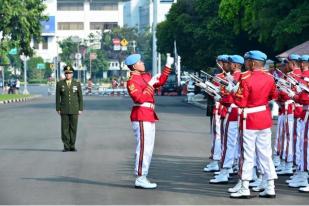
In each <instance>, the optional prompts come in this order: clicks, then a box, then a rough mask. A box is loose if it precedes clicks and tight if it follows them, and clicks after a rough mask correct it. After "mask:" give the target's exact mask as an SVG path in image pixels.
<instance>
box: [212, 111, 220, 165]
mask: <svg viewBox="0 0 309 206" xmlns="http://www.w3.org/2000/svg"><path fill="white" fill-rule="evenodd" d="M221 121H223V120H222V119H221V118H220V115H215V116H214V118H213V119H212V147H211V158H212V159H213V160H216V161H219V160H221V131H222V128H221Z"/></svg>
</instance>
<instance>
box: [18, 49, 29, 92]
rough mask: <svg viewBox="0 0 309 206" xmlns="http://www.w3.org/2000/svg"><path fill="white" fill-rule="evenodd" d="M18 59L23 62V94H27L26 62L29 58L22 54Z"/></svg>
mask: <svg viewBox="0 0 309 206" xmlns="http://www.w3.org/2000/svg"><path fill="white" fill-rule="evenodd" d="M20 59H21V60H22V61H23V62H24V91H23V94H25V95H26V94H29V91H28V88H27V60H28V59H29V57H27V56H26V55H24V54H22V55H20Z"/></svg>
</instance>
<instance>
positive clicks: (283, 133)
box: [280, 119, 286, 159]
mask: <svg viewBox="0 0 309 206" xmlns="http://www.w3.org/2000/svg"><path fill="white" fill-rule="evenodd" d="M285 123H286V119H284V122H283V127H282V145H281V151H280V158H281V159H282V157H283V152H284V144H285V138H286V128H285V127H286V126H285Z"/></svg>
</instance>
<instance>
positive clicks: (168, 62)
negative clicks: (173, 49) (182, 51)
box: [165, 56, 174, 68]
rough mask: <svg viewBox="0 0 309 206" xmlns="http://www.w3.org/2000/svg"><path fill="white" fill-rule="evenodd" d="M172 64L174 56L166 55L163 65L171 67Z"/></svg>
mask: <svg viewBox="0 0 309 206" xmlns="http://www.w3.org/2000/svg"><path fill="white" fill-rule="evenodd" d="M172 64H174V58H173V57H171V56H167V57H166V64H165V66H166V67H168V68H172Z"/></svg>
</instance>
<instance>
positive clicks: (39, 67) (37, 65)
mask: <svg viewBox="0 0 309 206" xmlns="http://www.w3.org/2000/svg"><path fill="white" fill-rule="evenodd" d="M36 68H37V69H45V64H44V63H39V64H36Z"/></svg>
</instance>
